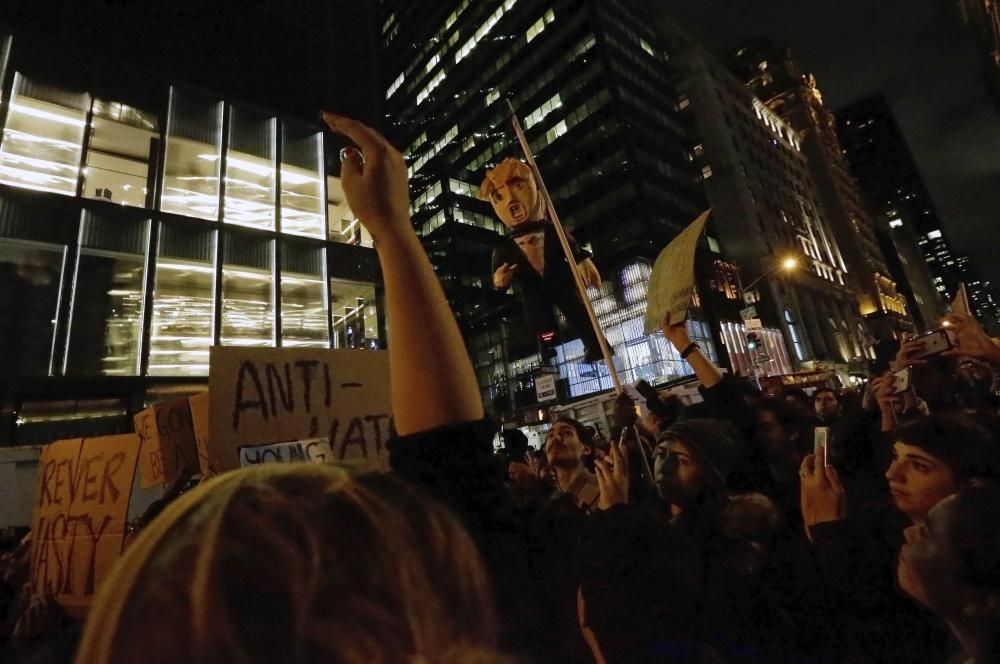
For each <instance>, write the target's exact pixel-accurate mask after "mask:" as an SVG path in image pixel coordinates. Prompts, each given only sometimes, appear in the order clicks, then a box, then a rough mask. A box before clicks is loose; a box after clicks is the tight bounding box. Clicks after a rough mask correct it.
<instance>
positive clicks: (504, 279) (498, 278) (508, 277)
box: [493, 263, 517, 288]
mask: <svg viewBox="0 0 1000 664" xmlns="http://www.w3.org/2000/svg"><path fill="white" fill-rule="evenodd" d="M516 270H517V265H515V264H511V263H504V264H503V265H501V266H500V267H499V268H498V269H497V271H496V272H494V273H493V287H494V288H510V285H511V284H512V283H514V272H515V271H516Z"/></svg>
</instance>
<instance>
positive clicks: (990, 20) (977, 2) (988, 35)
mask: <svg viewBox="0 0 1000 664" xmlns="http://www.w3.org/2000/svg"><path fill="white" fill-rule="evenodd" d="M957 2H958V9H959V12H960V13H961V16H962V20H964V21H965V23H966V24H967V25H968V26H969V28H970V29H971V30H972V32H973V34H974V35H975V38H976V42H977V46H978V47H979V52H980V54H981V55H980V57H981V60H982V67H983V81H984V82H985V83H986V89H987V91H988V92H989V94H990V96H991V97H992V98H993V103H994V104H996V107H997V110H998V111H1000V2H997V0H957Z"/></svg>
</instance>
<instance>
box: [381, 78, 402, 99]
mask: <svg viewBox="0 0 1000 664" xmlns="http://www.w3.org/2000/svg"><path fill="white" fill-rule="evenodd" d="M404 80H406V75H405V74H404V73H400V75H399V76H397V77H396V80H395V81H393V82H392V85H390V86H389V91H388V92H386V93H385V98H386V99H388V98H389V97H391V96H393V95H394V94H396V90H398V89H399V87H400V86H401V85H403V81H404Z"/></svg>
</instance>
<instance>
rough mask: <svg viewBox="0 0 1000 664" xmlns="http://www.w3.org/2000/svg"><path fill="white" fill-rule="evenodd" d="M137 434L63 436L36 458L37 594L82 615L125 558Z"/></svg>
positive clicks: (34, 538) (33, 586)
mask: <svg viewBox="0 0 1000 664" xmlns="http://www.w3.org/2000/svg"><path fill="white" fill-rule="evenodd" d="M138 460H139V436H138V435H136V434H127V435H123V436H108V437H103V438H86V439H84V438H76V439H72V440H60V441H56V442H54V443H52V444H50V445H48V446H47V447H46V448H45V450H44V451H43V452H42V457H41V460H40V461H39V464H38V494H37V498H36V501H35V514H34V519H33V520H32V526H31V532H32V534H33V536H32V549H31V576H30V584H31V594H32V596H33V597H42V596H45V595H51V596H53V597H55V599H56V601H58V602H59V604H60V605H62V607H63V608H64V609H66V611H67V613H69V614H70V615H72V616H74V617H83V615H84V614H85V613H86V610H87V608H88V607H89V606H90V602H91V601H92V600H93V597H94V593H95V592H96V591H97V589H98V587H100V584H101V582H102V581H103V580H104V579H105V578H106V577H107V575H108V572H109V571H110V569H111V566H112V565H113V564H114V563H115V561H116V560H118V558H119V557H120V556H121V552H122V546H123V544H124V540H125V519H126V517H127V515H128V505H129V500H130V499H131V496H132V484H133V481H134V479H135V472H136V467H137V463H138Z"/></svg>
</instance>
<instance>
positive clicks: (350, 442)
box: [207, 346, 392, 472]
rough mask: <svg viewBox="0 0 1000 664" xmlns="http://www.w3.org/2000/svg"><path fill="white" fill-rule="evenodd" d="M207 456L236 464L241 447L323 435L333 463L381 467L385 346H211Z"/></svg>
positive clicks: (386, 408) (386, 425)
mask: <svg viewBox="0 0 1000 664" xmlns="http://www.w3.org/2000/svg"><path fill="white" fill-rule="evenodd" d="M209 394H210V395H211V398H210V408H209V436H208V441H207V450H208V458H209V462H210V464H211V465H212V467H213V468H214V469H215V470H218V471H220V472H221V471H226V470H232V469H235V468H239V467H240V465H241V464H240V459H241V455H243V454H245V452H241V451H240V450H241V448H245V447H248V446H260V445H273V444H274V443H285V442H291V441H302V440H310V439H316V438H326V439H327V440H328V441H329V445H330V449H331V453H332V455H333V461H360V462H364V463H366V464H368V465H370V466H373V467H376V468H380V469H388V466H389V453H388V450H387V449H386V442H387V441H388V439H389V436H390V431H391V428H392V417H391V414H390V396H389V355H388V353H387V352H385V351H370V350H327V349H307V348H240V347H219V346H217V347H214V348H212V353H211V357H210V366H209Z"/></svg>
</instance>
